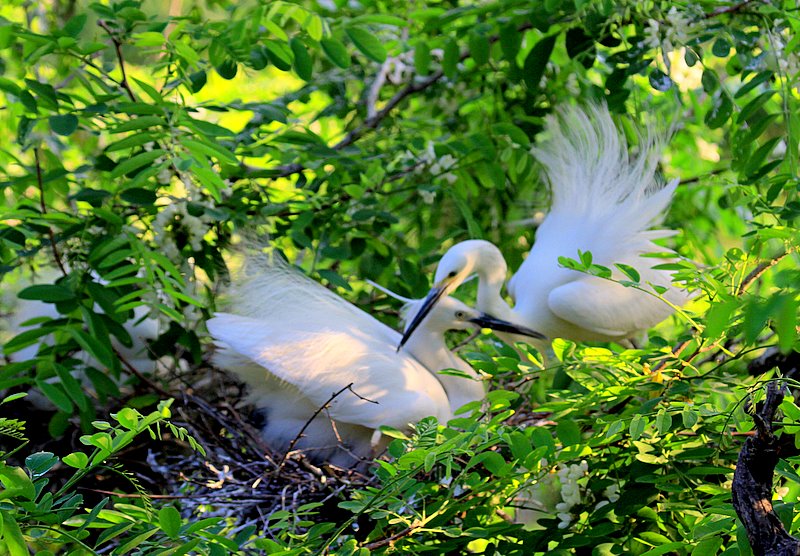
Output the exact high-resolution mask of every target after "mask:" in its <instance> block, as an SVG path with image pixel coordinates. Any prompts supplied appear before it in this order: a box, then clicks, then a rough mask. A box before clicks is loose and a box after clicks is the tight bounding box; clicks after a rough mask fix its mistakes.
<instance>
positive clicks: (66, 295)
mask: <svg viewBox="0 0 800 556" xmlns="http://www.w3.org/2000/svg"><path fill="white" fill-rule="evenodd" d="M17 297H19V298H20V299H32V300H39V301H44V302H45V303H58V302H60V301H70V300H72V299H75V294H74V293H72V292H71V291H70V290H68V289H67V288H65V287H63V286H57V285H55V284H36V285H33V286H28V287H27V288H25V289H24V290H22V291H21V292H19V293H18V294H17Z"/></svg>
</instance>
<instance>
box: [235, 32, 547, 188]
mask: <svg viewBox="0 0 800 556" xmlns="http://www.w3.org/2000/svg"><path fill="white" fill-rule="evenodd" d="M532 27H533V25H532V24H531V23H524V24H522V25H520V26H519V27H518V28H517V31H518V32H520V33H522V32H524V31H527V30H528V29H531V28H532ZM499 39H500V36H499V35H493V36H491V37H489V38H488V41H489V44H493V43H495V42H497V41H498V40H499ZM469 55H470V52H469V50H463V51H462V52H461V54H460V55H459V61H463V60H465V59H467V58H469ZM442 77H444V72H443V71H442V70H441V69H440V70H437V71H435V72H434V73H433V74H431V75H430V76H429V77H426V78H425V79H422V80H420V81H416V82H411V83H409V84H408V85H406V86H405V87H403V88H402V89H400V90H399V91H397V92H396V93H395V94H394V96H393V97H392V98H390V99H389V101H388V102H387V103H386V105H385V106H384V107H383V108H382V109H380V110H379V111H377V112H376V113H375V114H374V115H372V116H370V117H368V118H367V119H366V120H364V123H363V124H361V125H360V126H358V127H356V128H355V129H353V130H352V131H350V132H349V133H348V134H347V135H345V136H344V138H343V139H342V140H341V141H339V142H338V143H336V144H335V145H333V147H331V149H333V150H335V151H340V150H342V149H344V148H345V147H349V146H350V145H352V144H353V143H355V142H356V141H357V140H359V139H360V138H361V137H363V136H364V135H366V134H367V133H368V132H370V131H372V130H374V129H377V128H378V126H379V125H380V124H381V122H382V121H383V120H384V119H385V118H386V116H388V115H389V113H390V112H391V111H392V110H394V109H395V108H396V107H397V105H398V104H400V103H401V102H403V100H405V99H406V98H408V97H409V96H411V95H413V94H416V93H420V92H422V91H424V90H426V89H427V88H429V87H430V86H432V85H433V84H435V83H436V82H438V81H439V80H440V79H441V78H442ZM245 168H246V170H247V171H248V172H261V171H266V172H269V173H270V175H271V176H272V177H276V178H285V177H288V176H291V175H292V174H297V173H299V172H302V171H303V170H305V166H303V165H302V164H299V163H293V164H287V165H284V166H278V167H277V168H274V169H257V168H251V167H245Z"/></svg>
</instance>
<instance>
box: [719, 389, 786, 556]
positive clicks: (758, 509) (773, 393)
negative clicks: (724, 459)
mask: <svg viewBox="0 0 800 556" xmlns="http://www.w3.org/2000/svg"><path fill="white" fill-rule="evenodd" d="M783 396H784V392H783V386H779V385H778V384H777V383H776V382H770V383H769V385H768V386H767V398H766V400H765V401H764V405H763V407H762V408H761V411H760V412H757V413H755V414H754V415H753V421H754V422H755V424H756V435H755V436H753V437H751V438H748V439H747V440H746V441H745V443H744V446H743V447H742V451H741V452H740V453H739V461H738V462H737V463H736V471H735V472H734V474H733V485H732V486H731V490H732V494H733V507H734V508H735V509H736V513H737V515H738V516H739V519H740V520H741V521H742V524H743V525H744V528H745V530H746V531H747V538H748V539H749V540H750V546H751V547H752V548H753V553H754V554H756V555H768V556H789V555H792V556H796V555H798V554H800V540H798V539H796V538H794V537H792V536H791V535H789V533H788V532H787V531H786V529H785V528H784V526H783V523H781V520H780V518H779V517H778V515H777V514H776V513H775V511H774V510H773V508H772V477H773V474H774V472H775V466H776V465H777V464H778V459H779V456H778V446H777V444H778V441H777V438H776V437H775V435H774V434H773V433H772V422H773V420H774V418H775V413H776V412H777V411H778V406H780V404H781V402H782V401H783Z"/></svg>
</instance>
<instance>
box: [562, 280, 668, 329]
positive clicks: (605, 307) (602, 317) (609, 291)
mask: <svg viewBox="0 0 800 556" xmlns="http://www.w3.org/2000/svg"><path fill="white" fill-rule="evenodd" d="M547 301H548V305H549V307H550V310H551V311H552V312H553V313H554V314H555V315H557V316H558V317H560V318H561V319H563V320H565V321H567V322H570V323H572V324H574V325H575V326H577V327H579V328H583V329H586V330H590V331H592V332H595V333H597V334H601V335H604V336H617V337H619V338H627V337H629V336H631V335H632V334H634V333H635V332H636V331H639V330H644V329H647V328H650V327H651V326H653V325H655V324H657V323H659V322H661V321H662V320H664V319H665V318H667V317H668V316H669V315H670V314H672V308H671V307H670V306H669V305H668V304H666V303H664V302H663V301H662V300H660V299H658V298H657V297H654V296H652V295H649V294H647V293H645V292H642V291H639V290H637V289H634V288H626V287H625V286H623V285H621V284H618V283H616V282H611V281H609V280H604V279H601V278H597V277H594V276H587V277H585V278H581V279H578V280H574V281H572V282H568V283H566V284H564V285H562V286H559V287H557V288H555V289H554V290H553V291H551V292H550V295H549V296H548V298H547Z"/></svg>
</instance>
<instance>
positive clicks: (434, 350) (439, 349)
mask: <svg viewBox="0 0 800 556" xmlns="http://www.w3.org/2000/svg"><path fill="white" fill-rule="evenodd" d="M406 349H408V351H409V353H410V354H411V355H413V356H414V357H415V358H416V359H417V361H419V362H420V363H422V365H423V366H424V367H425V368H426V369H428V371H430V373H431V374H432V375H433V376H434V377H436V380H438V381H439V383H440V384H441V385H442V388H444V391H445V393H446V394H447V399H448V400H449V401H450V407H451V409H453V410H455V409H458V408H459V407H461V406H462V405H464V404H466V403H469V402H472V401H476V400H480V399H482V398H483V396H484V395H485V390H484V386H483V383H482V382H481V381H479V380H471V379H470V378H463V377H459V376H451V375H443V374H440V373H439V371H441V370H444V369H457V370H459V371H463V372H464V373H465V374H467V375H469V376H470V377H471V378H475V379H478V378H479V375H478V373H477V372H475V369H473V368H472V367H470V366H469V365H468V364H467V363H466V362H465V361H464V360H463V359H461V358H459V357H457V356H455V355H454V354H453V352H451V351H450V350H449V349H448V347H447V344H446V343H445V341H444V332H441V331H432V330H419V331H418V332H417V334H414V335H413V336H411V338H410V339H409V341H408V343H407V344H406Z"/></svg>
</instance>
